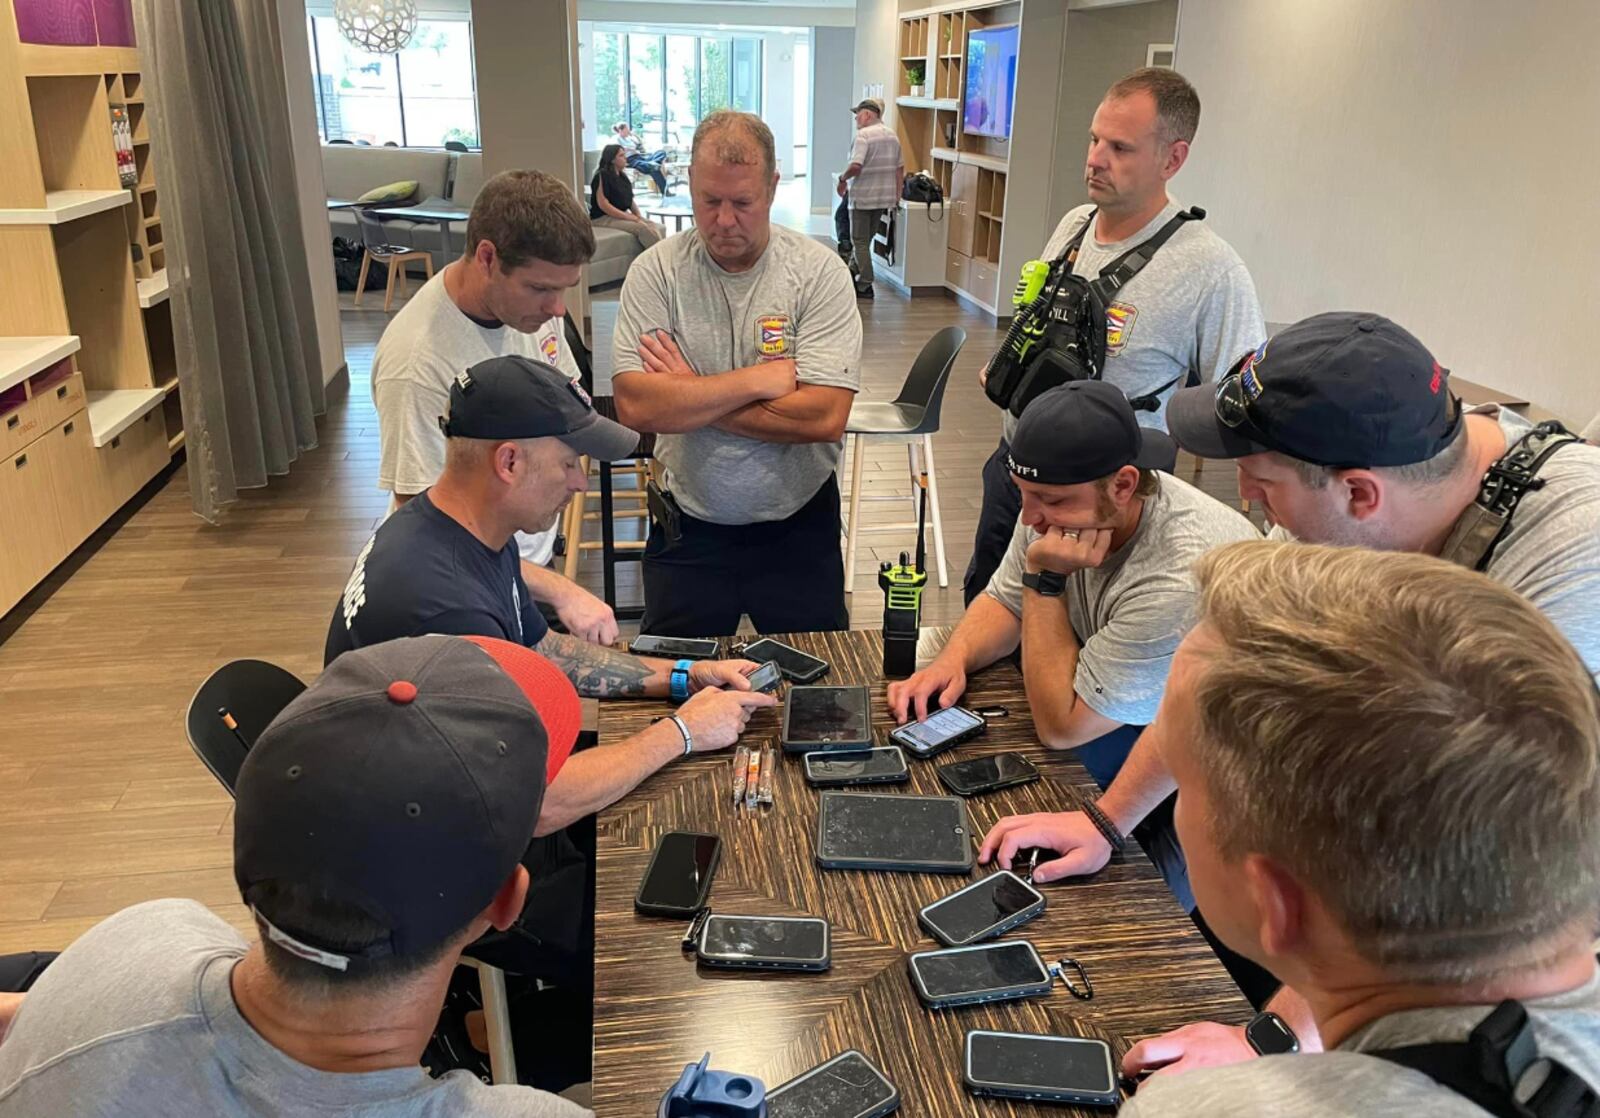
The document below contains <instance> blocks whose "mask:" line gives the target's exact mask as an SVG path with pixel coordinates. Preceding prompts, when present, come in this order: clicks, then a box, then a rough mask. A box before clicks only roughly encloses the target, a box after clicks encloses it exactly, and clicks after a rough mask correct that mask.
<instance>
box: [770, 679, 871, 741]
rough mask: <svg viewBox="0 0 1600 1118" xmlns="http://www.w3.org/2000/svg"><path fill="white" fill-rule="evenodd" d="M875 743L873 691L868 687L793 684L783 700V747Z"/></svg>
mask: <svg viewBox="0 0 1600 1118" xmlns="http://www.w3.org/2000/svg"><path fill="white" fill-rule="evenodd" d="M871 745H872V692H870V691H868V690H867V689H866V688H865V687H799V686H796V687H791V688H789V693H788V695H787V696H785V698H784V703H783V748H784V749H785V751H787V752H789V753H809V752H811V751H812V750H815V749H866V748H868V747H869V746H871Z"/></svg>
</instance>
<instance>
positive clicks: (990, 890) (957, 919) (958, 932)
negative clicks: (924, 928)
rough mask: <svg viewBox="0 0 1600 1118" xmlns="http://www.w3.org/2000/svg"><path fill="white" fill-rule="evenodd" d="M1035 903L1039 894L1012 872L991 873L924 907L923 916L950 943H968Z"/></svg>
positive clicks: (1037, 901)
mask: <svg viewBox="0 0 1600 1118" xmlns="http://www.w3.org/2000/svg"><path fill="white" fill-rule="evenodd" d="M1037 903H1039V894H1038V893H1036V892H1034V890H1032V889H1030V888H1029V887H1028V886H1027V885H1025V884H1023V883H1022V881H1021V880H1019V879H1018V878H1017V876H1016V875H1015V874H1011V873H1006V872H1005V871H1001V872H1000V873H996V874H991V875H990V876H988V877H986V878H984V879H983V880H982V881H980V882H978V883H977V884H975V885H969V886H967V887H966V888H965V889H962V890H961V891H960V892H958V893H952V894H951V895H950V896H948V897H946V898H945V899H944V900H942V901H940V902H939V903H938V904H935V905H933V906H931V907H930V908H928V910H927V911H926V912H925V913H924V915H923V919H925V920H927V922H928V923H930V924H932V925H933V926H934V927H936V928H938V929H939V930H940V931H941V932H943V933H944V935H945V938H946V939H948V940H949V941H950V942H952V943H971V942H972V941H973V940H974V939H976V938H977V937H978V935H979V934H980V933H982V932H984V931H986V930H987V929H989V928H992V927H994V926H995V925H996V924H999V923H1001V922H1002V921H1004V920H1006V919H1008V918H1010V917H1012V916H1015V915H1016V914H1017V913H1019V912H1021V911H1022V910H1023V909H1025V908H1027V907H1029V906H1030V905H1034V904H1037Z"/></svg>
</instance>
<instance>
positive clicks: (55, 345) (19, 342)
mask: <svg viewBox="0 0 1600 1118" xmlns="http://www.w3.org/2000/svg"><path fill="white" fill-rule="evenodd" d="M79 344H80V343H79V341H78V337H77V335H76V334H63V335H60V336H58V337H36V338H0V392H4V391H5V390H6V389H8V388H14V387H16V386H17V385H19V384H21V383H22V382H23V381H25V380H27V379H28V378H29V377H31V376H33V374H34V373H37V372H40V371H42V370H44V369H48V368H49V367H50V366H51V365H54V364H55V363H56V362H57V361H60V360H61V359H62V358H63V357H70V356H71V355H72V354H74V353H77V352H78V347H79Z"/></svg>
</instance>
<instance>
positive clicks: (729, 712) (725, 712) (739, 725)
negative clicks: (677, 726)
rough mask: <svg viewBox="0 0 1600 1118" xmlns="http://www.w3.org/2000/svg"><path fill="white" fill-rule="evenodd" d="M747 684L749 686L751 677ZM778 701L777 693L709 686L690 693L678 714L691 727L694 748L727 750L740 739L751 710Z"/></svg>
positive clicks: (772, 704)
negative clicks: (727, 689)
mask: <svg viewBox="0 0 1600 1118" xmlns="http://www.w3.org/2000/svg"><path fill="white" fill-rule="evenodd" d="M745 686H746V687H747V688H748V687H749V681H748V680H747V681H746V682H745ZM777 702H778V700H777V699H776V698H775V697H774V696H772V695H763V694H761V693H760V692H758V691H750V690H744V691H723V690H722V689H720V688H717V687H707V688H705V689H703V690H701V691H700V692H699V693H698V694H695V695H691V696H689V700H688V702H686V703H684V704H683V705H682V706H681V707H679V708H678V717H679V718H681V719H683V722H684V725H686V726H688V727H689V734H690V736H691V737H692V738H693V739H694V751H695V752H696V753H708V752H711V751H714V750H718V749H727V748H728V747H729V746H730V745H732V744H733V743H734V742H736V741H738V740H739V735H740V734H742V733H744V728H745V724H746V723H747V722H749V721H750V715H751V713H752V712H753V711H757V710H760V709H761V708H762V707H770V706H776V705H777Z"/></svg>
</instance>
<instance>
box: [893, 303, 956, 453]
mask: <svg viewBox="0 0 1600 1118" xmlns="http://www.w3.org/2000/svg"><path fill="white" fill-rule="evenodd" d="M966 344H967V332H966V331H965V330H963V329H962V328H961V327H959V326H946V327H945V328H944V329H942V330H940V331H939V332H938V333H937V334H935V335H934V336H933V337H931V338H929V339H928V342H927V344H926V345H924V346H923V347H922V352H921V353H919V354H917V359H916V361H915V362H913V363H912V365H911V372H909V373H908V374H906V382H905V384H903V385H901V386H900V395H898V396H896V397H895V398H894V402H895V403H896V404H898V405H901V406H902V407H908V408H921V409H922V421H921V422H920V423H918V424H917V426H916V428H915V430H911V431H907V432H906V434H908V435H921V434H926V433H931V432H933V431H937V430H938V429H939V411H940V409H941V408H942V407H943V406H944V390H945V386H946V385H947V384H949V382H950V369H951V366H953V365H954V364H955V363H956V357H957V356H958V355H959V354H960V353H961V347H962V346H964V345H966Z"/></svg>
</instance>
